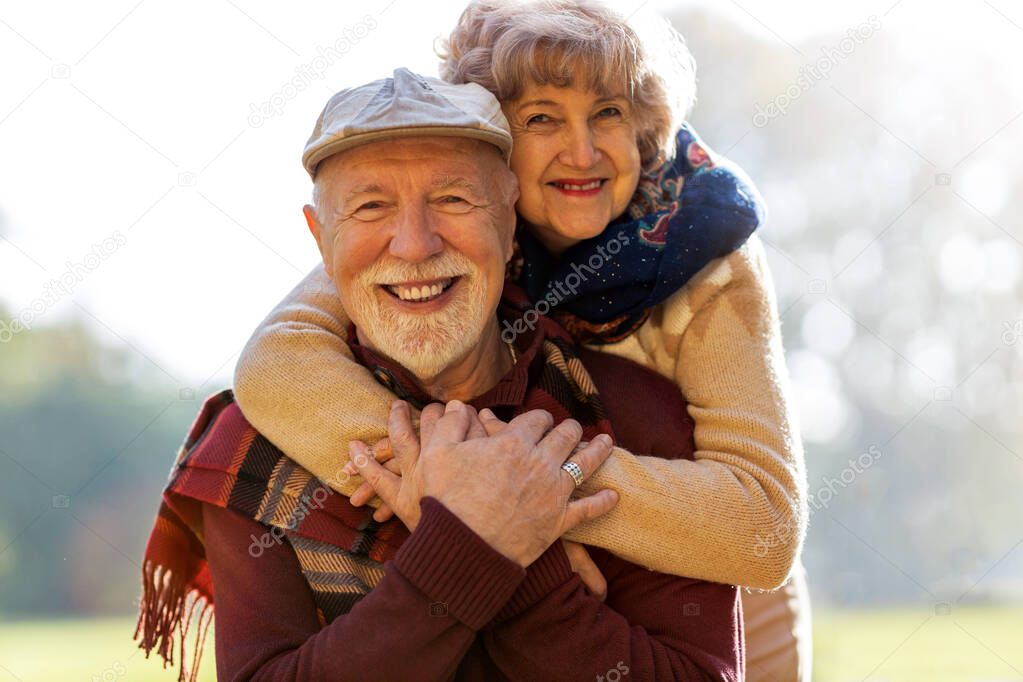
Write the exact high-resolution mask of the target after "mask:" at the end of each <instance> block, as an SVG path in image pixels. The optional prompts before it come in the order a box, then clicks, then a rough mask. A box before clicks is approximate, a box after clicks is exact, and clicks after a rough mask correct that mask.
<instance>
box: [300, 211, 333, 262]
mask: <svg viewBox="0 0 1023 682" xmlns="http://www.w3.org/2000/svg"><path fill="white" fill-rule="evenodd" d="M302 214H303V215H305V222H306V225H308V226H309V232H310V233H312V235H313V239H315V240H316V247H317V248H318V249H319V250H320V258H321V259H322V260H323V269H324V270H325V271H326V272H327V276H328V277H331V278H332V277H334V268H333V265H332V251H331V248H330V246H331V245H330V243H329V240H326V239H325V235H324V230H323V225H321V224H320V219H319V218H318V217H316V208H315V207H314V206H312V205H311V204H306V205H305V206H303V207H302Z"/></svg>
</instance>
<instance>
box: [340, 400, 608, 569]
mask: <svg viewBox="0 0 1023 682" xmlns="http://www.w3.org/2000/svg"><path fill="white" fill-rule="evenodd" d="M478 423H479V419H477V418H476V414H475V411H474V410H472V408H471V407H469V406H467V405H464V404H462V403H460V402H458V401H452V402H451V403H448V405H447V407H446V408H445V409H444V414H443V415H442V416H440V418H439V419H437V420H436V421H435V422H434V423H433V424H425V423H424V424H421V428H420V432H421V433H420V437H418V438H417V437H416V435H415V431H414V429H413V427H412V422H411V414H410V412H409V408H408V405H407V404H405V403H402V402H399V403H397V404H396V405H395V406H394V407H392V410H391V414H390V417H389V420H388V431H389V436H390V440H391V449H392V450H393V453H394V458H395V459H396V460H397V461H398V465H399V468H400V471H401V474H402V475H401V476H400V477H399V476H397V475H395V474H393V473H391V472H390V471H388V470H387V469H386V468H385V467H384V466H382V465H381V464H379V463H378V462H377V461H376V460H375V459H373V458H372V457H371V456H369V455H370V453H369V450H368V448H367V447H366V446H365V444H363V443H359V442H355V443H353V444H352V455H353V461H354V462H355V465H356V468H357V469H358V471H359V473H361V474H362V475H363V477H364V478H365V479H366V481H367V482H368V483H369V484H370V485H371V486H372V487H373V489H374V490H375V491H376V492H377V494H378V495H380V497H381V499H382V500H383V501H384V502H385V503H386V504H388V505H389V506H390V507H391V508H392V509H393V510H394V512H395V513H396V514H397V515H398V517H399V518H401V519H402V521H403V522H405V524H406V525H408V526H409V528H410V529H414V527H415V525H416V524H417V523H418V521H419V500H420V499H421V498H422V497H424V496H432V497H435V498H436V499H438V500H439V501H440V502H441V503H443V504H444V505H445V506H446V507H447V508H448V509H449V510H450V511H451V512H452V513H454V514H455V515H456V516H458V517H459V518H460V519H461V520H462V521H463V522H464V523H465V524H466V525H468V526H469V527H470V528H472V529H473V531H475V532H476V533H477V534H478V535H480V536H481V537H482V538H483V539H484V540H485V541H486V542H487V543H488V544H489V545H490V546H491V547H493V548H494V549H495V550H497V551H499V552H501V553H502V554H504V555H505V556H506V557H508V558H509V559H511V560H513V561H516V562H517V563H519V565H521V566H528V565H529V564H531V563H532V562H533V561H535V560H536V559H537V558H538V557H539V556H540V555H541V554H542V553H543V552H544V551H545V550H546V549H547V547H549V546H550V544H551V543H552V542H554V541H555V540H557V539H558V538H560V537H561V535H562V534H563V533H565V532H566V531H568V530H570V529H571V528H574V527H575V526H577V525H579V524H580V523H583V522H585V521H589V520H591V519H593V518H596V517H598V516H600V515H602V514H605V513H607V512H608V511H609V510H610V509H611V508H612V507H613V506H614V505H615V503H616V502H617V499H618V498H617V494H616V493H615V492H614V491H612V490H602V491H600V492H598V493H596V494H594V495H590V496H588V497H583V498H581V499H577V500H572V499H571V496H572V493H573V492H574V491H575V484H574V482H573V481H572V478H571V476H569V474H568V473H567V472H564V471H563V470H562V469H561V464H562V463H563V462H564V461H565V460H566V459H567V458H568V457H569V455H571V458H572V460H573V461H575V462H576V464H578V465H579V467H580V468H581V469H582V471H583V476H584V477H588V476H589V475H591V474H592V473H593V471H594V470H596V468H597V467H599V466H600V464H602V463H603V462H604V460H605V459H607V457H608V455H609V454H610V451H611V439H610V438H608V437H607V436H598V437H597V438H595V439H594V440H593V441H591V442H590V443H588V444H587V445H586V446H585V447H583V448H582V449H580V450H579V451H578V452H576V453H575V454H572V453H573V449H574V448H575V446H576V445H577V444H578V443H579V439H580V437H581V436H582V427H581V426H579V423H578V422H576V421H575V420H572V419H568V420H565V421H564V422H562V423H561V424H558V425H557V426H554V427H553V428H552V426H553V418H552V417H551V415H550V414H549V413H547V412H545V411H543V410H533V411H531V412H527V413H525V414H522V415H519V416H518V417H516V418H515V419H513V420H512V421H511V422H510V423H508V424H507V425H506V426H505V427H504V428H502V429H501V433H499V434H497V435H493V436H486V437H480V436H479V433H486V432H485V431H479V430H480V429H482V428H483V427H482V426H478ZM474 431H477V432H478V433H476V434H474V433H473V432H474ZM470 435H476V436H477V437H474V438H470Z"/></svg>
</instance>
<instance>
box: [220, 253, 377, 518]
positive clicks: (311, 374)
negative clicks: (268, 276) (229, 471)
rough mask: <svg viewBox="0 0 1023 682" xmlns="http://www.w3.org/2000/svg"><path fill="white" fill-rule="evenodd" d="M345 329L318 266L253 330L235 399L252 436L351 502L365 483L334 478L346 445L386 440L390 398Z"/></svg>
mask: <svg viewBox="0 0 1023 682" xmlns="http://www.w3.org/2000/svg"><path fill="white" fill-rule="evenodd" d="M347 330H348V317H347V315H346V314H345V310H344V308H343V307H342V306H341V300H340V298H338V295H337V289H335V287H334V283H333V281H331V279H330V277H329V276H328V275H327V273H326V272H325V271H324V269H323V266H322V265H317V266H316V267H315V268H314V269H313V270H312V271H311V272H310V273H309V274H308V275H307V276H306V277H305V279H303V280H302V281H301V282H300V283H299V285H298V286H296V287H295V288H294V289H293V290H292V291H291V292H289V293H288V295H287V296H285V297H284V299H283V300H282V301H281V302H280V303H278V304H277V306H276V307H274V309H273V310H272V311H271V312H270V314H269V315H268V316H267V317H266V319H264V320H263V321H262V322H261V323H260V325H259V327H258V328H257V329H256V331H255V332H253V334H252V337H251V338H250V339H249V341H248V343H247V344H246V345H245V349H244V350H243V351H242V354H241V356H240V357H239V358H238V364H237V366H236V367H235V374H234V394H235V400H236V401H237V402H238V407H239V408H241V411H242V414H243V415H245V418H246V419H247V420H248V421H249V423H250V424H252V425H253V426H254V427H256V430H258V431H259V432H260V433H261V434H263V435H264V436H266V438H267V439H269V441H270V442H271V443H273V444H274V445H276V446H277V447H278V448H280V449H281V450H282V451H284V452H285V453H286V454H287V455H288V456H289V457H291V458H292V459H294V460H295V461H297V462H299V463H300V464H301V465H302V466H303V467H305V468H306V469H308V470H309V471H311V472H312V473H313V474H314V475H315V476H316V477H317V478H319V479H320V480H322V481H325V482H328V483H329V484H330V486H331V487H332V488H334V489H336V490H337V491H338V492H339V493H341V494H343V495H345V496H350V495H351V494H352V493H354V492H355V490H356V488H358V487H359V484H360V483H361V482H362V479H361V478H359V477H357V476H356V477H349V476H341V477H339V476H338V475H337V473H338V471H340V470H341V469H342V468H343V467H344V466H345V464H347V463H348V461H349V456H348V442H349V441H352V440H361V441H364V442H366V443H370V444H373V443H376V442H377V441H378V440H380V439H381V438H384V437H385V436H386V435H387V415H388V413H389V412H390V407H391V403H392V402H393V401H394V399H395V397H394V394H392V393H391V392H390V391H388V390H387V389H386V388H384V387H383V386H382V385H380V384H379V383H378V382H377V381H376V380H375V379H374V378H373V376H372V374H371V373H370V372H369V370H367V369H366V368H365V367H363V366H362V365H360V364H359V363H358V362H356V360H355V357H354V356H353V355H352V351H351V349H349V348H348V344H347V342H346V336H347ZM371 504H372V505H373V506H374V507H377V506H379V505H380V499H379V498H374V499H373V501H372V502H371Z"/></svg>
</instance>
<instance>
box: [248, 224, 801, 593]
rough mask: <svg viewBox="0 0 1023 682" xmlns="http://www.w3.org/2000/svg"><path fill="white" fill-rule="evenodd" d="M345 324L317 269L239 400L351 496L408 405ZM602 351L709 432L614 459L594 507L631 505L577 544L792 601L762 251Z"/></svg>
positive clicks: (755, 246)
mask: <svg viewBox="0 0 1023 682" xmlns="http://www.w3.org/2000/svg"><path fill="white" fill-rule="evenodd" d="M346 325H347V320H346V319H345V316H344V311H343V309H342V308H341V303H340V300H339V299H338V296H337V293H336V291H335V289H334V285H333V283H332V282H331V281H330V279H329V278H328V277H327V275H326V274H325V273H324V272H323V268H322V266H318V267H317V268H316V269H314V270H313V272H311V273H310V274H309V276H307V277H306V279H305V280H304V281H303V282H302V283H301V284H300V285H299V286H298V287H296V288H295V289H294V290H293V291H292V292H291V293H290V294H288V296H287V297H286V298H285V299H284V300H283V301H282V302H281V303H280V304H279V305H278V306H277V307H276V308H275V309H274V310H273V311H272V312H271V313H270V316H269V317H268V318H267V319H266V320H264V322H263V323H262V324H261V325H260V328H259V329H257V330H256V332H255V333H254V334H253V336H252V338H251V339H250V341H249V343H248V345H247V347H246V349H245V350H244V351H243V353H242V356H241V358H240V359H239V361H238V367H237V370H236V373H235V392H236V398H237V400H238V404H239V406H240V407H241V410H242V412H243V414H244V415H245V417H246V419H248V420H249V422H251V423H252V425H253V426H255V427H256V428H257V429H258V430H259V431H260V432H261V433H263V434H264V435H266V437H267V438H269V439H270V441H271V442H273V443H274V445H276V446H277V447H279V448H280V449H281V450H283V451H284V452H285V453H287V454H288V455H289V456H290V457H291V458H292V459H295V460H296V461H298V462H299V463H300V464H302V465H303V466H304V467H306V468H307V469H309V470H310V471H312V472H313V473H314V474H316V475H317V476H318V477H320V478H321V479H322V480H325V481H330V482H331V485H332V486H334V487H336V489H337V490H338V492H340V493H342V494H345V495H351V493H352V492H354V490H355V488H356V487H357V485H358V483H359V482H360V481H361V479H360V478H358V477H351V478H344V479H343V480H341V481H339V482H335V481H334V480H333V479H336V478H337V477H336V475H335V474H336V473H337V471H338V469H339V467H341V466H343V465H344V464H345V463H346V462H347V461H348V447H347V444H348V441H349V440H353V439H360V440H364V441H366V442H375V441H376V440H379V439H380V438H383V437H384V436H385V435H386V433H387V428H386V417H387V414H388V411H389V406H390V403H391V401H392V400H393V395H391V394H390V393H389V392H388V391H387V390H386V389H384V388H383V387H382V386H380V385H379V384H377V382H376V381H375V380H374V379H373V378H372V376H371V375H370V373H369V372H368V371H367V370H366V369H365V368H363V367H362V366H360V365H358V364H357V363H356V362H355V360H354V358H353V357H352V355H351V351H350V350H349V349H348V347H347V344H346V343H345V340H344V334H345V329H346ZM600 350H605V351H608V352H611V353H614V354H616V355H620V356H623V357H627V358H629V359H632V360H634V361H636V362H639V363H640V364H644V365H647V366H650V367H653V368H654V369H656V370H657V371H658V372H660V373H661V374H663V375H664V376H666V377H668V378H669V379H671V380H672V381H674V382H675V383H676V384H677V385H678V387H679V388H680V389H681V391H682V393H683V395H684V396H685V398H686V399H687V400H688V401H689V404H690V405H689V408H688V409H689V411H690V415H691V416H692V418H693V419H694V421H695V423H696V428H695V434H694V436H695V441H696V452H695V460H694V461H688V460H664V459H661V458H659V457H647V456H636V455H634V454H632V453H630V452H628V451H627V450H624V449H622V448H615V449H614V450H613V452H612V455H611V457H610V458H609V459H608V460H607V462H605V464H604V465H603V466H602V467H601V469H600V470H599V471H598V472H597V473H596V474H595V475H594V476H592V477H591V478H590V479H589V480H588V481H587V482H586V483H584V484H583V492H587V493H592V492H596V491H597V490H600V489H602V488H613V489H615V490H617V491H618V492H619V493H620V499H619V502H618V504H617V505H616V507H615V508H614V509H613V510H612V511H611V512H610V513H609V514H607V515H605V516H603V517H601V518H599V519H596V520H594V521H591V522H589V523H587V524H584V525H582V526H579V527H577V528H575V529H573V530H572V531H570V532H569V533H568V535H567V537H568V539H571V540H575V541H577V542H581V543H583V544H588V545H595V546H598V547H603V548H605V549H608V550H610V551H612V552H614V553H615V554H617V555H619V556H621V557H623V558H624V559H627V560H628V561H630V562H632V563H635V564H638V565H641V566H646V567H649V568H652V569H654V570H656V571H659V572H662V573H669V574H672V575H684V576H688V577H691V578H699V579H702V580H710V581H713V582H719V583H727V584H735V585H743V586H746V587H752V588H757V589H774V588H777V587H778V586H780V585H781V584H782V583H783V582H784V581H785V579H786V577H787V576H788V574H789V572H790V570H791V568H792V566H793V565H794V563H795V560H796V557H798V555H799V551H800V548H801V544H802V538H803V535H804V533H805V527H806V482H805V477H806V474H805V470H804V463H803V452H802V446H801V443H800V440H799V436H798V433H797V432H796V426H795V420H794V413H793V406H792V405H791V403H790V402H789V400H790V395H789V394H790V392H791V391H790V389H789V388H788V378H787V370H786V368H785V361H784V353H783V349H782V346H781V331H780V328H779V322H778V314H777V305H776V303H775V300H774V293H773V291H772V285H771V281H770V274H769V271H768V269H767V264H766V260H765V258H764V254H763V248H762V246H761V244H760V242H759V240H758V239H757V237H756V236H754V237H752V238H751V239H750V240H749V241H748V242H747V244H746V245H745V246H744V247H743V248H741V249H740V250H738V251H736V252H733V253H732V254H729V255H728V256H725V257H724V258H720V259H718V260H715V261H713V262H711V263H710V264H708V265H707V266H706V267H705V268H704V269H703V270H701V271H700V272H699V273H698V274H697V275H696V276H695V277H694V278H693V279H692V280H691V281H690V282H689V283H688V284H687V285H686V287H684V288H683V289H682V290H681V291H679V292H678V293H677V294H675V295H674V296H673V297H672V298H670V299H668V301H666V302H665V303H664V304H662V305H661V306H659V307H658V308H657V309H655V311H654V313H653V314H652V315H651V317H650V319H649V320H648V321H647V323H646V324H645V325H644V326H643V327H642V328H641V329H640V330H639V331H638V332H637V333H636V334H634V335H633V336H631V337H629V338H628V339H626V340H625V341H622V342H620V343H618V344H615V345H612V346H602V347H600ZM371 504H373V505H374V506H377V505H379V500H378V499H374V500H373V501H372V502H371Z"/></svg>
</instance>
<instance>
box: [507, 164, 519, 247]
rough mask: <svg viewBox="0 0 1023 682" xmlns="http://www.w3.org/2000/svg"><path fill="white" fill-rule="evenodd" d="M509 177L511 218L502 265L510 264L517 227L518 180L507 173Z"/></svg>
mask: <svg viewBox="0 0 1023 682" xmlns="http://www.w3.org/2000/svg"><path fill="white" fill-rule="evenodd" d="M509 175H511V184H512V187H511V192H510V193H509V197H508V211H509V212H510V213H511V216H509V218H508V222H510V223H511V229H510V230H508V238H507V239H506V240H505V254H507V256H506V258H505V259H504V264H505V265H507V264H508V263H510V262H511V259H512V255H513V251H514V247H515V228H516V226H517V225H518V213H516V211H515V205H516V204H517V203H518V202H519V194H520V192H519V180H518V178H516V177H515V175H513V174H512V173H511V171H509Z"/></svg>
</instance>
